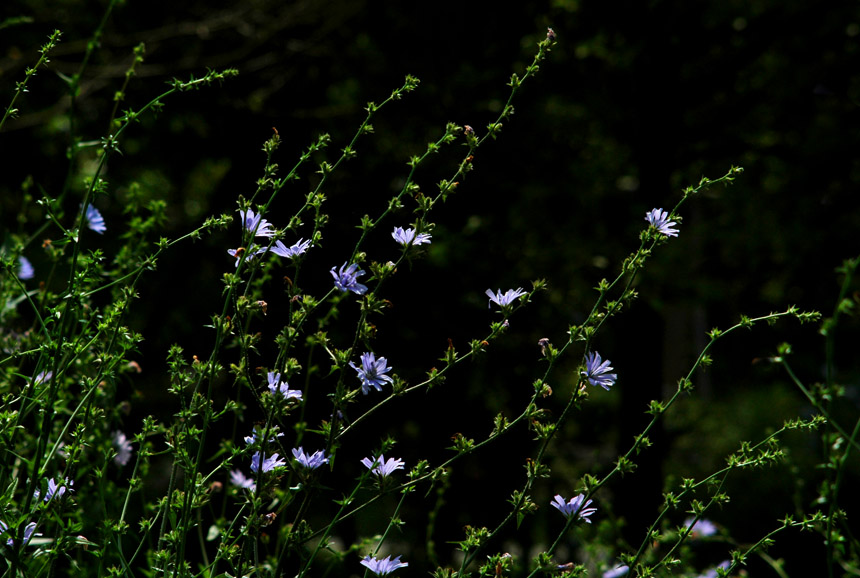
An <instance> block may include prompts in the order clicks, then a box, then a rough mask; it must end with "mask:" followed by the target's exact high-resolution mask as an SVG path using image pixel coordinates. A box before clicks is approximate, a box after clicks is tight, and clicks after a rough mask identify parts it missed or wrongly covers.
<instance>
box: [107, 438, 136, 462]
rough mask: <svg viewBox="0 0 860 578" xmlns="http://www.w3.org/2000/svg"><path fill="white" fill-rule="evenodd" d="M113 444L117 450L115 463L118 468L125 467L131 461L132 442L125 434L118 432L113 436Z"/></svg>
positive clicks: (114, 458)
mask: <svg viewBox="0 0 860 578" xmlns="http://www.w3.org/2000/svg"><path fill="white" fill-rule="evenodd" d="M111 442H112V443H113V447H115V448H116V455H115V456H114V457H113V461H114V463H116V464H117V465H118V466H124V465H126V464H127V463H128V460H129V459H131V452H132V447H131V442H130V441H128V438H126V437H125V434H124V433H122V432H121V431H119V430H117V431H115V432H113V433H112V434H111Z"/></svg>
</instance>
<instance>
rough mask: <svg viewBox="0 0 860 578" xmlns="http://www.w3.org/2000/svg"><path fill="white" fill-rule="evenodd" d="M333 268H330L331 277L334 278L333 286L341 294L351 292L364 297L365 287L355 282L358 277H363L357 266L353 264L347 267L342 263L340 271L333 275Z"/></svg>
mask: <svg viewBox="0 0 860 578" xmlns="http://www.w3.org/2000/svg"><path fill="white" fill-rule="evenodd" d="M334 270H335V268H334V267H332V268H331V271H329V272H330V273H331V276H332V277H334V286H335V287H337V288H338V289H340V290H341V291H342V292H344V293H345V292H347V291H352V292H353V293H357V294H358V295H364V293H365V292H366V291H367V285H362V284H361V283H359V282H358V281H357V279H358V277H360V276H361V275H364V271H362V270H361V269H359V268H358V265H356V264H355V263H353V264H352V265H350V266H348V267H347V264H346V263H344V264H343V265H341V267H340V270H339V271H338V272H337V273H335V272H334Z"/></svg>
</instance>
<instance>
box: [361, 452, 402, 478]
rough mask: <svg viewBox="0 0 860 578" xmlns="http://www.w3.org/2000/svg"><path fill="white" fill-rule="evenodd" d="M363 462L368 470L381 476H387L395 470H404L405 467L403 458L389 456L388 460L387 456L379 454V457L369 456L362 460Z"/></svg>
mask: <svg viewBox="0 0 860 578" xmlns="http://www.w3.org/2000/svg"><path fill="white" fill-rule="evenodd" d="M361 463H362V464H364V467H366V468H367V469H368V470H370V471H371V472H373V473H374V474H376V475H377V476H379V477H380V478H386V477H388V476H390V475H391V474H393V473H394V470H402V469H403V460H401V459H397V458H388V461H385V456H384V455H382V454H379V457H378V458H374V459H373V460H370V459H369V458H364V459H363V460H361Z"/></svg>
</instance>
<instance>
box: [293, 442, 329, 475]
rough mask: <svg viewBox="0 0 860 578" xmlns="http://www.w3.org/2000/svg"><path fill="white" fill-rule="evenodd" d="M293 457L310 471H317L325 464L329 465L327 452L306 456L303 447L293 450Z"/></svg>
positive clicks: (321, 451) (316, 452)
mask: <svg viewBox="0 0 860 578" xmlns="http://www.w3.org/2000/svg"><path fill="white" fill-rule="evenodd" d="M293 457H294V458H296V460H297V461H298V462H299V463H300V464H301V465H302V467H305V468H307V469H309V470H315V469H317V468H318V467H320V466H321V465H323V464H327V463H328V458H327V457H325V451H323V450H318V451H315V452H314V453H313V454H306V453H305V451H304V450H303V449H302V447H301V446H299V447H298V448H293Z"/></svg>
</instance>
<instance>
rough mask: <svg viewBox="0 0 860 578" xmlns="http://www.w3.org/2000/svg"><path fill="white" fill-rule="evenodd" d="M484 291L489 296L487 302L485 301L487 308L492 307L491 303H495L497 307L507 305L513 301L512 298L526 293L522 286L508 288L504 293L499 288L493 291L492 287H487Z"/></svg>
mask: <svg viewBox="0 0 860 578" xmlns="http://www.w3.org/2000/svg"><path fill="white" fill-rule="evenodd" d="M484 293H485V294H486V295H487V297H489V298H490V301H489V303H487V307H488V308H489V307H492V305H491V303H495V304H496V305H498V306H499V307H507V306H509V305H510V304H511V303H513V302H514V299H516V298H517V297H520V296H521V295H525V294H526V292H525V291H523V289H522V287H520V288H518V289H508V290H507V291H505V292H504V293H502V290H501V289H499V290H498V291H496V293H493V290H492V289H487V290H486V291H484Z"/></svg>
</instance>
